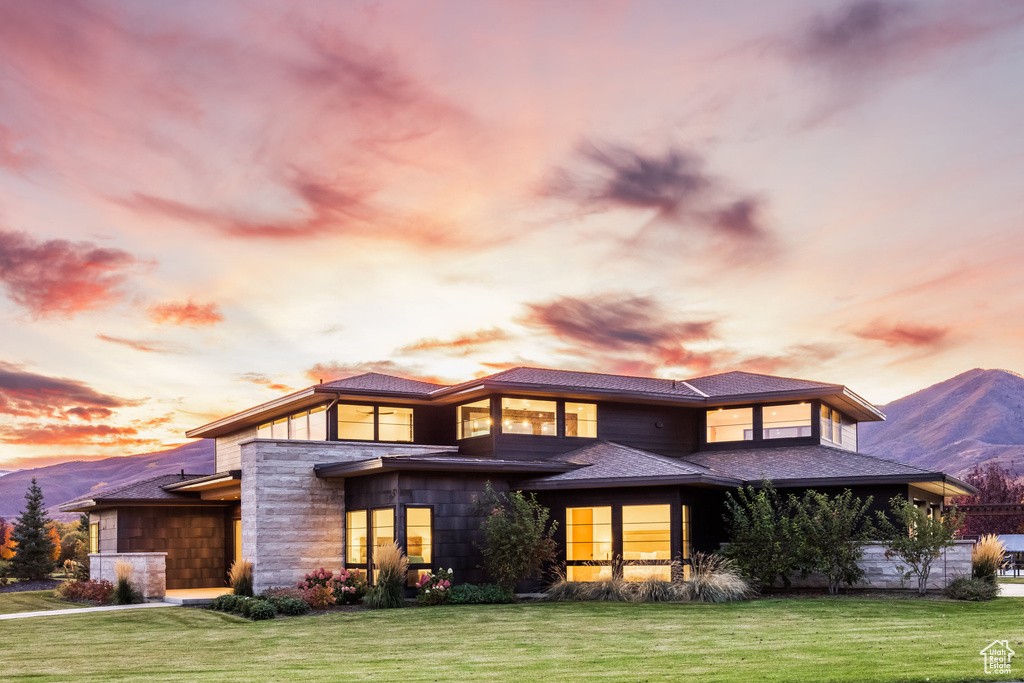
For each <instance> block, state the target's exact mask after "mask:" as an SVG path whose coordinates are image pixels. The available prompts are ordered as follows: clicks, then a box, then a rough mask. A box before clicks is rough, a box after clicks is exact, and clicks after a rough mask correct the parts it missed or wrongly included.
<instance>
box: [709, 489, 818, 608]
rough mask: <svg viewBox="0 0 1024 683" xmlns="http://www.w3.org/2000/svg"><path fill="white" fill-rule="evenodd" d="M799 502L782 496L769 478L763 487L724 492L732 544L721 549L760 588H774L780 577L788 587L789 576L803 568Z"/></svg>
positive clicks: (792, 497)
mask: <svg viewBox="0 0 1024 683" xmlns="http://www.w3.org/2000/svg"><path fill="white" fill-rule="evenodd" d="M797 505H798V501H797V499H796V498H795V497H794V496H790V497H789V499H786V498H783V496H782V495H780V494H779V492H778V491H777V490H776V489H775V487H774V486H772V483H771V482H770V481H768V480H767V479H765V480H763V481H762V482H761V488H760V489H755V488H754V487H753V486H749V485H748V486H742V487H740V488H739V489H737V490H736V495H735V496H733V494H732V493H731V492H727V493H726V494H725V510H726V512H725V523H726V525H727V527H728V529H729V545H727V546H726V547H725V548H724V549H723V551H722V552H723V554H724V555H725V556H726V557H728V558H730V559H731V560H733V561H734V562H735V563H736V566H737V567H739V569H740V571H742V572H743V573H744V574H745V575H746V576H747V578H749V579H750V581H751V583H753V584H754V586H755V587H756V588H757V589H758V590H764V589H765V588H771V587H772V586H773V585H774V584H775V580H776V579H780V578H781V579H782V583H783V585H784V586H786V587H787V588H788V587H789V585H790V577H791V576H792V575H793V573H794V572H795V571H798V570H800V568H801V558H802V551H801V546H802V542H801V539H800V526H799V525H798V524H797V523H796V519H795V517H796V510H795V508H796V506H797Z"/></svg>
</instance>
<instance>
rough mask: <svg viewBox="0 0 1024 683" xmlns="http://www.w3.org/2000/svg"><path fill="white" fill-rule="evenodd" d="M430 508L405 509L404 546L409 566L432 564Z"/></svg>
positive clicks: (432, 545) (432, 544) (432, 546)
mask: <svg viewBox="0 0 1024 683" xmlns="http://www.w3.org/2000/svg"><path fill="white" fill-rule="evenodd" d="M431 513H432V510H431V509H430V508H413V507H407V508H405V546H406V555H408V556H409V564H430V563H431V562H433V561H434V560H433V549H434V543H433V528H432V526H431V519H430V518H431Z"/></svg>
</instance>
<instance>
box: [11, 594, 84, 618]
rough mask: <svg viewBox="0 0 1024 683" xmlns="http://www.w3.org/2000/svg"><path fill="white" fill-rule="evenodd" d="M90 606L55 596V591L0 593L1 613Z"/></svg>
mask: <svg viewBox="0 0 1024 683" xmlns="http://www.w3.org/2000/svg"><path fill="white" fill-rule="evenodd" d="M75 607H88V605H76V604H73V603H70V602H65V601H64V600H58V599H57V598H55V597H53V591H25V592H24V593H0V614H12V613H14V612H42V611H43V610H52V609H73V608H75Z"/></svg>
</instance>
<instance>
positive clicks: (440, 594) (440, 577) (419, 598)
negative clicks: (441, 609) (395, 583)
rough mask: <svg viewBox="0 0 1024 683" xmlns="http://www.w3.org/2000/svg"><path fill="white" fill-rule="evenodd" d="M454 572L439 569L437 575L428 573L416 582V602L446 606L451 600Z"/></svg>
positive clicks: (425, 604)
mask: <svg viewBox="0 0 1024 683" xmlns="http://www.w3.org/2000/svg"><path fill="white" fill-rule="evenodd" d="M452 576H453V572H452V570H451V569H448V570H444V569H439V570H438V571H437V572H436V573H433V574H432V573H430V572H427V573H426V574H424V575H423V576H421V577H420V580H419V581H417V582H416V588H417V591H418V592H417V593H416V602H418V603H419V604H421V605H424V606H429V605H444V604H446V603H447V602H448V600H449V599H450V598H451V590H450V589H451V587H452Z"/></svg>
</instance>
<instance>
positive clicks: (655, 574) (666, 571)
mask: <svg viewBox="0 0 1024 683" xmlns="http://www.w3.org/2000/svg"><path fill="white" fill-rule="evenodd" d="M622 579H623V580H624V581H643V580H645V579H656V580H658V581H671V580H672V567H671V566H669V565H667V564H656V565H645V564H639V565H629V564H627V565H625V566H624V567H623V568H622Z"/></svg>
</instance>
